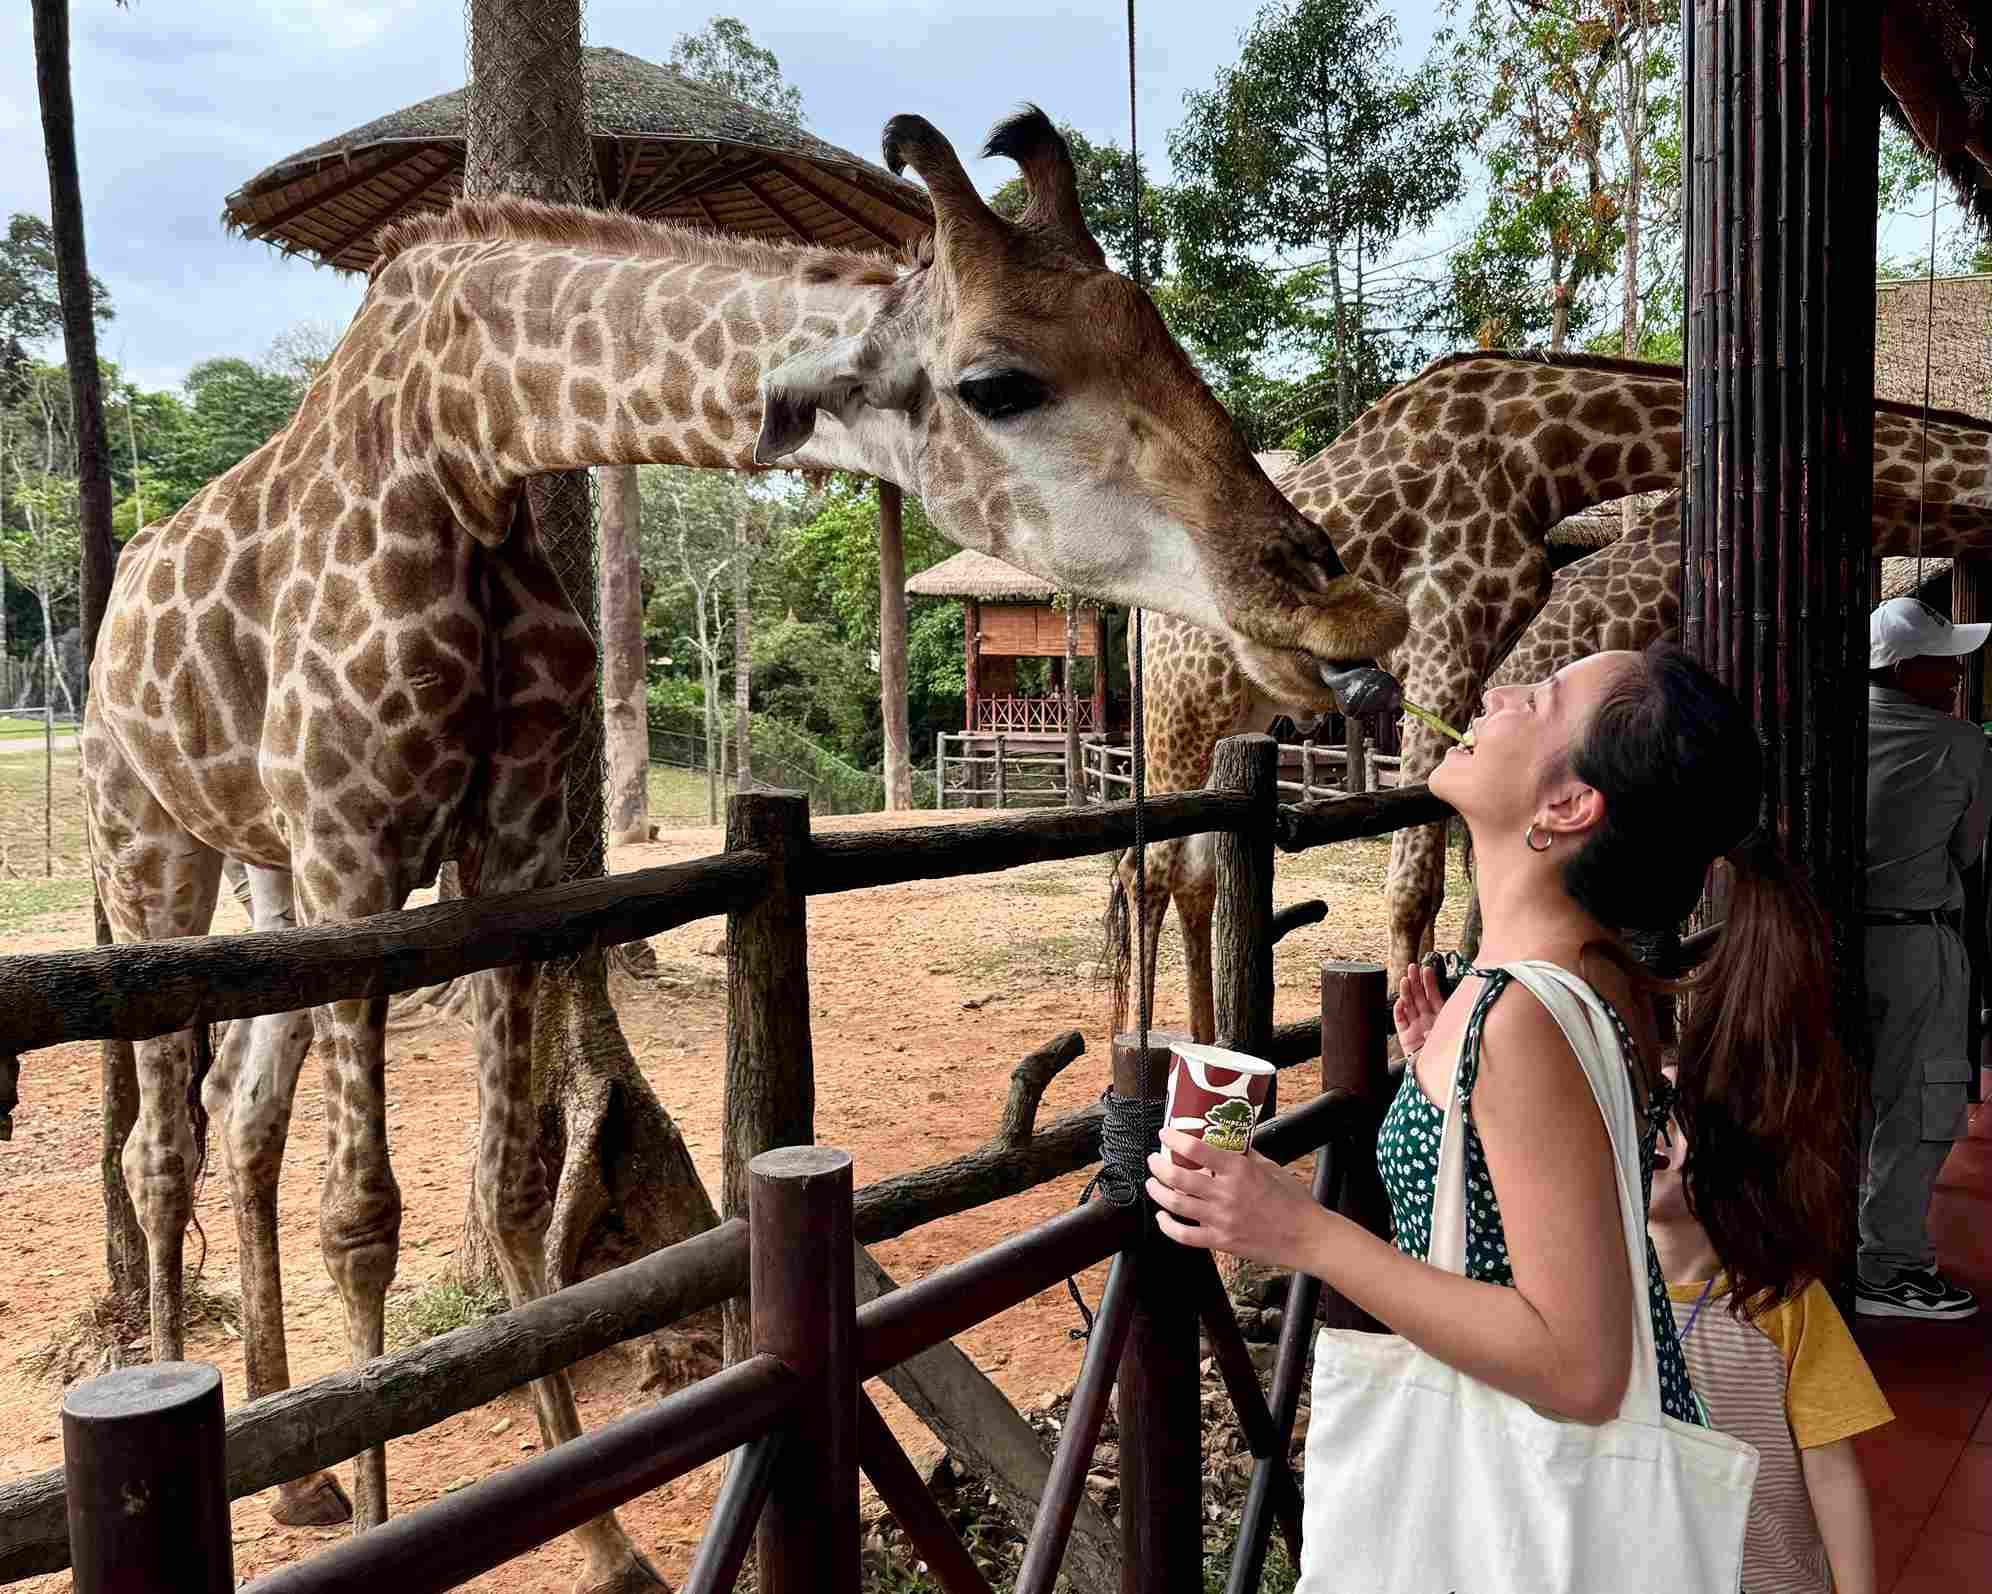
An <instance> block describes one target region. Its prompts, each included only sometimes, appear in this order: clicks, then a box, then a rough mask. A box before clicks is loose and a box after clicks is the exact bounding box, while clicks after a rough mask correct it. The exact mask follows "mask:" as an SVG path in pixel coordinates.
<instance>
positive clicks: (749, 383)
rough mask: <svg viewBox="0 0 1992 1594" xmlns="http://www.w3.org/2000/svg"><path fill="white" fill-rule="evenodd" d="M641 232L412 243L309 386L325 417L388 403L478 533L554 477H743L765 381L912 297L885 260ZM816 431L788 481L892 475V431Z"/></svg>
mask: <svg viewBox="0 0 1992 1594" xmlns="http://www.w3.org/2000/svg"><path fill="white" fill-rule="evenodd" d="M643 238H644V243H645V245H646V248H645V251H644V252H643V253H640V254H627V253H619V252H616V251H614V250H613V249H611V248H607V247H602V246H601V245H600V244H598V243H594V242H591V241H588V240H583V241H580V242H558V241H546V240H540V239H530V238H528V239H518V238H499V239H494V240H488V241H485V242H482V243H476V242H472V243H465V242H463V241H460V240H459V241H454V242H452V241H450V240H448V239H440V240H435V241H419V242H414V243H411V244H410V245H409V246H407V247H405V248H404V249H403V250H402V251H401V252H399V253H397V254H395V255H394V256H393V257H392V258H391V259H389V260H388V261H387V262H386V263H385V264H384V266H383V267H382V268H381V270H380V272H379V273H378V275H377V277H376V279H375V281H374V283H373V285H372V287H371V288H370V289H369V292H368V296H367V302H366V303H365V304H364V305H363V306H362V309H361V312H360V314H359V316H358V317H357V318H356V319H355V321H354V324H353V327H352V329H351V331H350V332H349V333H348V335H347V338H346V340H345V341H344V342H343V343H342V344H341V347H340V351H339V354H338V355H336V356H335V358H334V360H333V362H332V364H331V366H329V367H328V369H327V371H326V373H325V375H324V376H323V377H321V378H320V381H321V383H325V384H328V385H329V386H330V388H331V389H332V396H331V399H330V402H331V404H332V405H333V406H335V407H337V406H343V405H345V404H346V403H347V402H348V398H349V390H350V389H354V388H357V389H359V390H361V391H368V390H370V391H371V393H372V394H373V395H374V396H375V397H376V399H379V398H394V399H396V400H397V401H398V402H397V403H396V412H397V416H398V418H399V419H400V420H401V421H402V422H403V424H404V426H409V427H412V429H413V430H414V433H415V435H414V437H413V438H412V439H407V438H404V448H405V446H406V442H407V441H413V442H414V443H415V445H416V448H415V452H417V453H420V452H424V451H425V450H424V449H423V447H422V445H423V444H424V443H428V444H430V445H431V447H432V448H433V451H434V453H435V454H436V455H437V456H439V463H438V467H437V470H436V485H437V486H438V488H439V489H440V490H441V491H442V493H443V495H444V497H445V498H446V499H448V500H450V503H451V508H452V510H453V511H454V512H455V513H456V514H457V516H458V518H459V519H461V520H463V521H464V522H465V523H466V524H470V525H478V524H489V523H491V522H493V521H494V520H497V519H500V518H502V516H503V515H504V513H505V512H506V507H507V505H508V504H509V502H510V499H511V497H512V495H513V491H514V489H516V488H517V487H518V486H519V484H520V483H522V482H523V481H525V480H526V479H527V478H529V477H532V476H536V475H542V474H545V473H547V472H551V471H563V470H577V469H582V468H585V467H589V466H595V465H634V464H664V465H693V466H705V467H717V468H726V469H750V468H753V466H754V459H753V450H754V443H755V439H756V436H757V435H758V428H759V423H760V414H761V380H762V377H763V376H764V375H765V374H766V373H767V372H768V370H769V369H770V368H771V367H772V366H773V365H775V364H777V363H778V362H780V361H781V360H784V359H786V358H788V357H790V356H792V355H794V354H795V353H797V352H799V351H801V350H803V349H806V348H810V347H812V346H816V345H820V344H822V343H825V342H827V341H829V340H831V339H833V338H837V337H842V336H848V335H849V334H851V333H853V332H855V331H857V330H859V329H861V328H862V327H864V326H865V325H867V324H869V323H870V322H871V321H872V320H873V319H874V318H875V317H876V316H877V314H878V312H879V310H880V308H881V306H882V305H883V304H884V302H885V301H886V299H887V296H888V295H891V294H894V293H904V292H906V291H908V290H907V289H906V287H905V286H904V285H903V283H902V273H901V271H900V270H899V269H898V268H896V267H895V266H894V264H893V262H891V261H890V260H889V259H887V258H886V257H884V256H877V255H872V256H867V255H853V254H833V253H829V252H827V251H822V250H814V249H782V248H776V247H770V246H764V245H743V244H740V243H737V242H734V241H731V240H724V239H716V238H712V237H710V236H708V235H705V234H701V233H695V232H691V231H688V230H686V229H681V228H648V229H646V230H645V233H644V235H643ZM411 386H412V387H413V388H414V389H415V391H414V393H413V394H412V395H411V394H410V392H409V391H408V390H409V388H410V387H411ZM307 403H309V401H308V400H307ZM825 421H826V423H827V424H823V425H819V426H818V428H817V431H816V435H815V437H814V438H813V439H812V440H811V442H810V444H809V445H808V446H807V447H805V448H804V449H803V450H802V451H801V452H800V453H798V454H797V455H796V456H795V457H794V459H793V461H792V462H791V463H792V464H793V465H794V467H795V468H801V469H841V470H855V471H863V472H865V473H867V474H871V475H877V476H883V477H886V478H888V479H892V480H905V479H907V476H908V474H909V472H910V466H911V461H910V459H905V458H901V457H900V456H901V455H902V454H903V453H905V452H906V451H907V450H906V449H905V448H903V447H901V446H899V444H898V442H897V441H896V439H895V438H894V436H893V435H892V433H891V432H890V431H889V430H888V429H887V428H885V427H883V426H877V427H867V428H864V429H863V430H853V429H850V428H846V427H843V426H840V425H838V424H836V423H835V422H834V421H833V420H830V418H829V417H825ZM425 423H426V428H427V429H428V430H429V431H430V432H431V434H432V436H431V437H430V438H426V439H425V438H423V437H422V436H421V435H420V434H421V432H422V430H423V429H424V426H425ZM404 457H405V454H404Z"/></svg>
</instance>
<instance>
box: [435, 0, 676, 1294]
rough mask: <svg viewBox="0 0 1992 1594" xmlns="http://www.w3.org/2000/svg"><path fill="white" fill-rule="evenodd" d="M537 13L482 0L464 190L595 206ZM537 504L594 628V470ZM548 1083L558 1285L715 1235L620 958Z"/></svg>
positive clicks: (531, 487) (552, 27)
mask: <svg viewBox="0 0 1992 1594" xmlns="http://www.w3.org/2000/svg"><path fill="white" fill-rule="evenodd" d="M568 3H569V5H570V6H571V5H572V0H568ZM531 9H532V10H533V12H534V14H533V15H531V16H528V15H526V14H525V13H526V11H527V10H528V8H527V7H525V6H524V5H523V4H522V3H521V0H470V17H469V21H470V55H471V74H470V75H471V90H470V99H469V102H468V104H467V105H466V107H465V139H466V152H465V171H464V192H465V193H466V194H468V195H471V196H473V197H482V196H489V195H493V194H501V193H510V194H519V195H522V196H524V197H526V198H529V199H539V200H548V201H555V202H585V201H587V200H589V199H591V198H593V197H594V187H595V175H594V162H593V157H592V155H591V153H590V147H589V141H588V131H587V125H586V120H585V116H584V112H583V106H582V80H581V51H580V43H581V34H580V18H579V12H578V7H575V8H573V9H568V6H559V7H551V8H547V7H535V8H531ZM563 13H564V15H563ZM527 505H528V508H529V511H530V513H531V516H532V520H533V534H534V535H535V536H536V537H538V538H539V539H540V546H541V547H542V549H543V550H544V551H545V553H546V555H547V558H548V559H549V560H550V562H551V563H552V565H553V568H554V569H555V571H556V572H557V573H558V574H559V576H560V579H561V582H562V585H563V587H564V589H565V591H566V593H567V597H568V601H569V602H570V603H572V604H573V605H574V608H575V611H576V613H578V614H579V615H580V616H581V618H582V619H583V620H584V621H586V622H588V623H589V625H590V627H591V629H593V628H594V626H595V622H596V618H597V617H596V615H595V613H594V610H595V599H596V595H597V586H596V579H595V543H594V536H595V533H594V524H593V520H594V516H593V512H592V505H591V503H590V499H589V493H588V476H587V473H586V472H585V471H572V472H567V473H565V474H563V475H559V476H545V477H536V478H534V479H533V480H532V481H531V482H529V483H528V486H527ZM597 635H598V636H599V632H598V633H597ZM588 720H589V723H588V724H586V725H584V726H583V728H582V733H581V736H580V740H579V744H578V747H577V750H576V755H575V757H574V759H573V762H572V764H571V765H570V767H569V769H568V774H567V812H568V824H569V837H568V848H567V861H566V869H565V875H566V877H567V878H569V879H572V878H577V877H584V876H595V875H600V874H602V873H603V872H604V869H603V836H602V784H603V783H602V739H603V731H602V711H601V703H600V700H599V698H597V699H596V700H595V701H594V702H593V704H592V705H591V707H590V711H589V713H588ZM533 1085H534V1101H535V1103H536V1105H537V1107H538V1113H539V1121H540V1154H541V1156H542V1157H543V1158H545V1162H546V1166H547V1167H548V1168H549V1169H553V1168H557V1169H559V1170H560V1171H559V1174H558V1177H557V1179H556V1180H555V1185H554V1189H555V1194H554V1211H553V1220H552V1226H551V1228H550V1230H549V1232H548V1235H547V1262H548V1271H549V1274H550V1277H551V1279H552V1280H553V1281H554V1282H555V1283H556V1284H560V1283H571V1282H573V1281H574V1280H575V1279H577V1278H582V1277H587V1276H589V1275H590V1274H591V1273H593V1272H594V1271H597V1270H598V1269H599V1268H601V1267H603V1266H606V1265H611V1260H610V1259H612V1260H624V1259H627V1258H628V1257H629V1256H632V1255H635V1254H637V1253H639V1252H642V1251H647V1250H651V1249H654V1248H656V1247H658V1246H663V1245H670V1244H673V1243H675V1242H676V1241H678V1240H681V1239H684V1238H686V1237H687V1236H688V1235H690V1234H692V1233H696V1232H698V1231H699V1230H700V1229H703V1228H707V1227H710V1226H711V1225H712V1223H713V1221H714V1218H713V1209H712V1203H711V1201H710V1200H709V1199H708V1198H707V1197H706V1194H705V1190H704V1187H703V1186H702V1185H701V1184H700V1183H699V1179H698V1174H697V1172H696V1170H695V1169H694V1168H693V1166H692V1163H691V1160H690V1158H689V1157H687V1156H686V1155H685V1152H684V1147H683V1144H682V1142H681V1141H680V1140H679V1138H678V1134H677V1130H676V1127H675V1125H674V1124H673V1123H672V1121H671V1117H670V1115H669V1113H667V1112H666V1111H665V1110H664V1108H663V1106H662V1105H661V1104H660V1103H659V1102H658V1100H657V1098H656V1096H655V1095H654V1094H652V1092H651V1090H650V1087H649V1085H648V1084H647V1083H646V1082H645V1080H644V1078H643V1075H642V1074H641V1073H640V1072H638V1070H637V1068H636V1064H635V1061H634V1059H633V1058H632V1057H631V1055H630V1051H629V1046H628V1043H627V1042H626V1041H625V1040H624V1039H623V1035H622V1031H621V1029H620V1027H619V1026H618V1025H617V1023H616V1015H615V1009H614V1007H613V1006H612V1005H611V1004H610V1001H609V990H608V964H607V960H606V959H605V958H604V957H602V956H600V955H599V954H590V955H586V956H583V957H580V958H577V959H575V960H574V961H573V962H571V963H566V964H560V965H548V966H546V967H545V968H543V969H542V970H541V974H540V981H539V992H538V997H537V1000H536V1002H535V1005H534V1017H533ZM466 1228H467V1230H468V1233H467V1235H466V1238H467V1240H471V1241H473V1242H474V1241H476V1240H477V1239H479V1238H480V1233H479V1231H480V1229H481V1225H480V1224H479V1223H478V1222H477V1221H476V1220H475V1218H474V1217H473V1218H472V1221H471V1222H470V1223H468V1224H467V1225H466ZM458 1271H459V1272H460V1273H462V1274H463V1275H465V1276H466V1277H472V1278H477V1277H489V1276H492V1274H493V1270H492V1269H491V1268H490V1255H489V1251H488V1248H486V1247H483V1246H482V1245H481V1244H478V1243H470V1244H467V1245H466V1246H465V1248H464V1252H463V1254H462V1256H461V1257H460V1260H459V1264H458Z"/></svg>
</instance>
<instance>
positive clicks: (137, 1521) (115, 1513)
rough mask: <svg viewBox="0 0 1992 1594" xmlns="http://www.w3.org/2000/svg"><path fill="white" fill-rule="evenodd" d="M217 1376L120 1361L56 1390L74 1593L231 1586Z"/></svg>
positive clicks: (218, 1590)
mask: <svg viewBox="0 0 1992 1594" xmlns="http://www.w3.org/2000/svg"><path fill="white" fill-rule="evenodd" d="M225 1422H226V1414H225V1413H224V1412H223V1410H222V1404H221V1374H220V1373H219V1372H217V1371H216V1370H215V1369H214V1368H212V1367H209V1366H207V1365H206V1364H205V1363H201V1362H155V1363H153V1364H151V1365H149V1366H145V1367H123V1368H120V1369H119V1370H118V1371H116V1372H113V1373H106V1374H104V1376H103V1377H101V1378H93V1379H91V1380H90V1381H89V1382H88V1383H84V1384H78V1385H76V1386H75V1387H74V1388H73V1389H71V1390H69V1391H68V1392H67V1393H65V1394H64V1395H63V1397H62V1463H63V1477H64V1482H65V1485H66V1489H67V1495H68V1505H69V1558H70V1565H71V1569H72V1570H71V1585H70V1586H71V1587H72V1588H73V1589H74V1590H75V1594H155V1591H159V1590H166V1589H170V1590H172V1591H173V1594H229V1591H230V1590H232V1589H233V1588H234V1587H235V1562H234V1544H233V1540H232V1539H231V1537H230V1532H229V1521H228V1475H227V1463H226V1457H225V1454H224V1451H223V1442H222V1441H223V1429H224V1426H225Z"/></svg>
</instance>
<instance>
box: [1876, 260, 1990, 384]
mask: <svg viewBox="0 0 1992 1594" xmlns="http://www.w3.org/2000/svg"><path fill="white" fill-rule="evenodd" d="M1932 286H1933V285H1932V284H1931V283H1930V282H1929V280H1928V279H1927V278H1923V277H1912V278H1908V279H1906V280H1903V281H1899V282H1878V283H1876V284H1875V289H1874V396H1875V397H1876V398H1881V399H1895V400H1897V401H1898V402H1900V403H1903V404H1918V405H1920V404H1921V403H1922V402H1923V376H1924V370H1925V364H1924V362H1925V354H1926V350H1925V340H1927V342H1928V349H1927V355H1928V373H1929V379H1930V406H1931V408H1932V409H1945V410H1963V411H1964V412H1965V413H1966V414H1968V415H1992V277H1985V276H1979V277H1939V278H1937V280H1936V282H1935V284H1934V288H1935V292H1934V295H1933V294H1932V291H1931V290H1932ZM1933 298H1934V301H1935V310H1934V314H1933V313H1932V308H1931V306H1932V299H1933Z"/></svg>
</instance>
